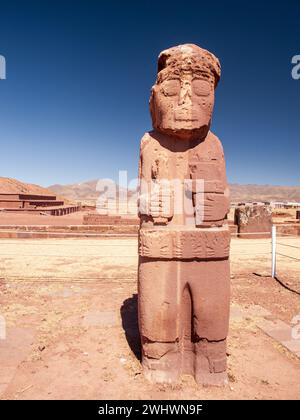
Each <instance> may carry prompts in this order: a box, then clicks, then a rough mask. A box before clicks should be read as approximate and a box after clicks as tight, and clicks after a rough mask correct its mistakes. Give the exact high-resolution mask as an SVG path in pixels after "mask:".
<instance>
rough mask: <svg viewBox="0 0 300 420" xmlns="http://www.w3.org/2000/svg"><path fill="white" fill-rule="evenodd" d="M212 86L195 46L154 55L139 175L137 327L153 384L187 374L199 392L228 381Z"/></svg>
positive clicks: (225, 232)
mask: <svg viewBox="0 0 300 420" xmlns="http://www.w3.org/2000/svg"><path fill="white" fill-rule="evenodd" d="M219 78H220V64H219V61H218V59H217V58H216V57H215V56H214V55H213V54H211V53H210V52H208V51H206V50H203V49H202V48H200V47H198V46H196V45H192V44H185V45H180V46H177V47H174V48H170V49H168V50H166V51H163V52H162V53H161V54H160V56H159V60H158V75H157V80H156V83H155V85H154V87H153V89H152V94H151V99H150V110H151V115H152V121H153V131H151V132H149V133H146V134H145V135H144V137H143V139H142V141H141V152H140V166H139V179H140V197H139V217H140V221H141V225H140V232H139V255H140V259H139V280H138V282H139V283H138V286H139V327H140V334H141V341H142V357H143V360H142V363H143V367H144V372H145V375H146V377H147V378H148V379H150V380H151V381H152V382H175V381H176V380H177V379H178V378H179V377H180V375H181V374H184V373H188V374H190V375H193V376H194V377H195V379H196V381H197V382H198V383H200V384H215V385H220V384H224V383H226V381H227V375H226V337H227V333H228V321H229V296H230V274H229V245H230V233H229V228H228V225H227V223H225V219H226V217H227V213H228V211H229V193H228V188H227V180H226V171H225V160H224V153H223V148H222V144H221V142H220V140H219V139H218V138H217V137H216V136H215V135H214V134H213V133H212V132H211V131H210V125H211V118H212V112H213V106H214V92H215V88H216V86H217V83H218V81H219ZM174 180H176V182H174ZM186 181H188V182H186ZM199 181H200V182H199ZM178 185H179V186H181V187H182V188H181V190H180V188H179V187H178ZM175 187H176V188H175ZM178 191H182V195H181V196H180V194H179V196H180V197H181V200H182V201H184V203H185V204H184V206H181V210H182V211H179V210H180V209H179V207H180V206H178V201H180V200H179V198H178ZM187 209H188V211H187Z"/></svg>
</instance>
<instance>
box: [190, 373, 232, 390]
mask: <svg viewBox="0 0 300 420" xmlns="http://www.w3.org/2000/svg"><path fill="white" fill-rule="evenodd" d="M195 380H196V382H197V384H198V385H203V386H219V387H223V386H227V385H228V375H227V373H226V372H220V373H210V372H199V373H196V375H195Z"/></svg>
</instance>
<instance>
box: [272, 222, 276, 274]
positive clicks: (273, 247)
mask: <svg viewBox="0 0 300 420" xmlns="http://www.w3.org/2000/svg"><path fill="white" fill-rule="evenodd" d="M275 276H276V226H275V225H272V277H275Z"/></svg>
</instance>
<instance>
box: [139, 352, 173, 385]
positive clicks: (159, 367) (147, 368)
mask: <svg viewBox="0 0 300 420" xmlns="http://www.w3.org/2000/svg"><path fill="white" fill-rule="evenodd" d="M143 370H144V375H145V378H146V379H147V380H148V381H150V382H151V383H160V384H161V383H167V384H172V383H176V382H178V381H179V376H180V360H179V354H178V353H168V354H165V355H164V356H162V357H161V358H160V359H151V358H148V357H145V356H144V357H143Z"/></svg>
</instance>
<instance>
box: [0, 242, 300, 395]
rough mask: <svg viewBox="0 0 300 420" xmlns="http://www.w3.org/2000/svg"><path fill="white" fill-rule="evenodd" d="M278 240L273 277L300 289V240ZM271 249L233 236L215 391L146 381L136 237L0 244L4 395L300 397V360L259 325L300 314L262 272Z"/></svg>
mask: <svg viewBox="0 0 300 420" xmlns="http://www.w3.org/2000/svg"><path fill="white" fill-rule="evenodd" d="M281 244H284V245H278V251H279V252H281V253H282V254H286V255H288V256H289V258H287V257H286V256H279V257H278V261H277V266H278V273H279V274H280V276H281V277H282V278H283V279H284V280H285V281H286V282H287V283H288V284H289V286H290V287H294V288H297V287H298V289H300V280H299V271H300V261H298V260H297V259H296V258H299V259H300V249H298V248H296V247H300V238H298V239H296V238H282V239H281ZM287 245H288V246H287ZM270 251H271V244H270V240H269V239H261V240H258V239H255V240H254V239H253V240H251V239H249V240H248V239H233V240H232V248H231V272H232V308H231V309H232V310H231V321H230V334H229V345H228V366H229V369H228V370H229V386H227V387H225V388H220V389H219V388H205V387H199V386H197V385H196V384H195V383H194V381H193V380H192V379H191V378H190V377H183V378H182V380H181V382H180V383H178V384H176V385H174V386H167V385H152V384H149V383H148V382H147V381H146V380H145V379H144V378H143V375H142V372H141V366H140V361H139V357H140V347H139V333H138V326H137V289H136V277H137V241H136V239H134V238H133V239H94V240H92V239H91V240H90V239H75V240H74V239H47V240H29V239H28V240H26V239H19V240H15V239H14V240H13V239H10V240H9V239H5V240H4V239H3V240H0V304H1V306H0V307H1V310H0V315H1V316H2V317H3V318H2V320H5V323H6V331H7V336H6V339H5V340H0V355H1V364H0V398H1V399H220V398H221V399H285V398H293V399H299V397H300V359H299V358H297V356H295V355H294V354H292V353H290V352H289V351H288V350H286V349H285V348H283V347H282V346H281V345H279V343H278V342H276V341H274V340H273V339H271V338H270V337H269V336H267V335H266V334H265V333H264V332H263V331H262V330H260V329H259V327H258V326H257V321H258V320H259V319H261V318H262V317H264V315H265V311H266V310H268V311H269V312H271V313H272V315H273V316H274V317H275V318H278V319H281V320H282V321H284V322H286V323H287V324H289V325H292V324H291V320H292V318H293V317H294V316H295V315H298V314H300V296H299V295H296V294H293V293H291V292H290V291H288V290H287V289H285V288H283V287H282V286H280V285H279V284H278V283H277V282H276V281H275V280H273V279H272V278H270V277H267V276H268V275H269V274H270V265H271V254H270ZM253 273H256V274H253Z"/></svg>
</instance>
